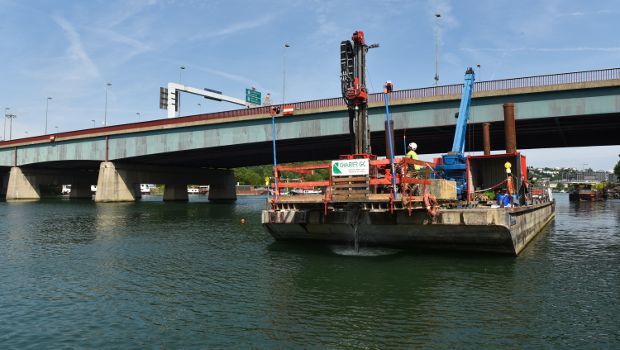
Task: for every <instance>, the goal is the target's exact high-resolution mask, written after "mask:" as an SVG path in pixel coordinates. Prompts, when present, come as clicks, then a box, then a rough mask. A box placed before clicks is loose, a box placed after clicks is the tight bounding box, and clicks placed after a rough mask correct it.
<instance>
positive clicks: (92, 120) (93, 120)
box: [90, 119, 95, 129]
mask: <svg viewBox="0 0 620 350" xmlns="http://www.w3.org/2000/svg"><path fill="white" fill-rule="evenodd" d="M90 121H91V122H93V129H94V128H95V119H91V120H90Z"/></svg>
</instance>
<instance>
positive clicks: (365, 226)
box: [262, 202, 555, 255]
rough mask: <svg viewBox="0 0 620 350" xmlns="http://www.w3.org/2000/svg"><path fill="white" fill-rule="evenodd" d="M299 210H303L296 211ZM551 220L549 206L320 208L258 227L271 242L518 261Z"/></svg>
mask: <svg viewBox="0 0 620 350" xmlns="http://www.w3.org/2000/svg"><path fill="white" fill-rule="evenodd" d="M302 208H303V209H302ZM554 217H555V202H546V203H541V204H534V205H529V206H524V207H518V208H472V209H440V210H438V212H437V215H436V216H435V217H434V218H431V217H430V216H429V215H428V214H427V212H426V210H414V211H413V212H412V213H411V215H409V213H408V211H406V210H403V211H396V212H394V213H393V214H392V213H390V212H389V211H386V210H377V211H372V210H356V209H348V210H347V209H342V210H338V211H330V212H329V213H328V215H324V209H323V208H322V207H306V208H304V207H301V208H295V209H286V210H264V211H263V213H262V223H263V226H264V227H265V229H266V230H267V231H268V232H269V233H270V234H271V235H272V236H273V237H274V238H275V239H276V240H312V241H326V242H354V241H355V239H356V236H357V241H358V242H359V243H360V244H363V245H378V246H393V247H400V248H405V247H409V248H431V249H450V250H467V251H481V252H494V253H503V254H511V255H518V254H519V253H520V252H521V251H522V250H523V248H525V246H527V244H528V243H529V242H530V241H531V240H532V239H533V238H534V237H536V235H537V234H538V233H539V232H540V231H541V230H542V229H543V228H544V227H545V226H546V225H547V224H548V223H549V222H550V221H551V220H552V219H553V218H554Z"/></svg>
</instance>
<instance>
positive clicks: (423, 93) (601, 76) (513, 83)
mask: <svg viewBox="0 0 620 350" xmlns="http://www.w3.org/2000/svg"><path fill="white" fill-rule="evenodd" d="M615 79H620V68H610V69H599V70H590V71H581V72H570V73H560V74H548V75H535V76H530V77H521V78H512V79H500V80H488V81H480V82H476V83H475V84H474V92H482V91H498V90H508V89H519V88H529V87H540V86H549V85H557V84H571V83H585V82H593V81H605V80H615ZM462 90H463V84H452V85H442V86H436V87H435V86H434V87H426V88H418V89H407V90H397V91H394V92H391V93H390V99H391V100H393V101H397V100H407V99H416V98H425V97H436V96H452V95H460V94H461V91H462ZM382 101H383V94H381V93H376V94H369V95H368V102H371V103H373V102H382ZM287 105H292V106H294V107H295V109H299V110H304V109H319V108H328V107H343V108H344V107H346V104H345V103H344V100H343V99H342V98H341V97H337V98H327V99H321V100H310V101H304V102H294V103H289V104H287ZM269 113H270V111H269V107H256V108H250V109H238V110H232V111H226V112H219V113H214V115H213V118H226V117H238V116H245V115H254V114H269Z"/></svg>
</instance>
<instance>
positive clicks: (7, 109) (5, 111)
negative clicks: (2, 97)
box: [2, 107, 10, 140]
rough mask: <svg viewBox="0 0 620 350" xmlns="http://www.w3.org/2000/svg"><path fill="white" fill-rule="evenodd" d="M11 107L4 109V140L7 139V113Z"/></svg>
mask: <svg viewBox="0 0 620 350" xmlns="http://www.w3.org/2000/svg"><path fill="white" fill-rule="evenodd" d="M9 109H10V108H9V107H6V108H5V109H4V129H2V140H6V120H7V119H8V118H7V115H8V114H9Z"/></svg>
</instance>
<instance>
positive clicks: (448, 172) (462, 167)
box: [437, 67, 475, 199]
mask: <svg viewBox="0 0 620 350" xmlns="http://www.w3.org/2000/svg"><path fill="white" fill-rule="evenodd" d="M474 81H475V77H474V70H473V69H471V67H470V68H468V69H467V71H466V72H465V83H464V84H463V93H462V95H461V105H460V106H459V113H458V120H457V122H456V131H455V133H454V142H453V143H452V151H451V152H448V153H446V154H444V155H443V156H442V164H440V165H438V166H437V170H438V171H440V172H441V173H442V177H443V178H446V179H448V180H453V181H456V194H457V197H458V198H460V199H465V197H466V194H467V171H466V170H467V159H466V158H465V154H464V152H465V139H466V137H465V136H466V134H467V121H468V120H469V106H470V105H471V95H472V93H473V90H474Z"/></svg>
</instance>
